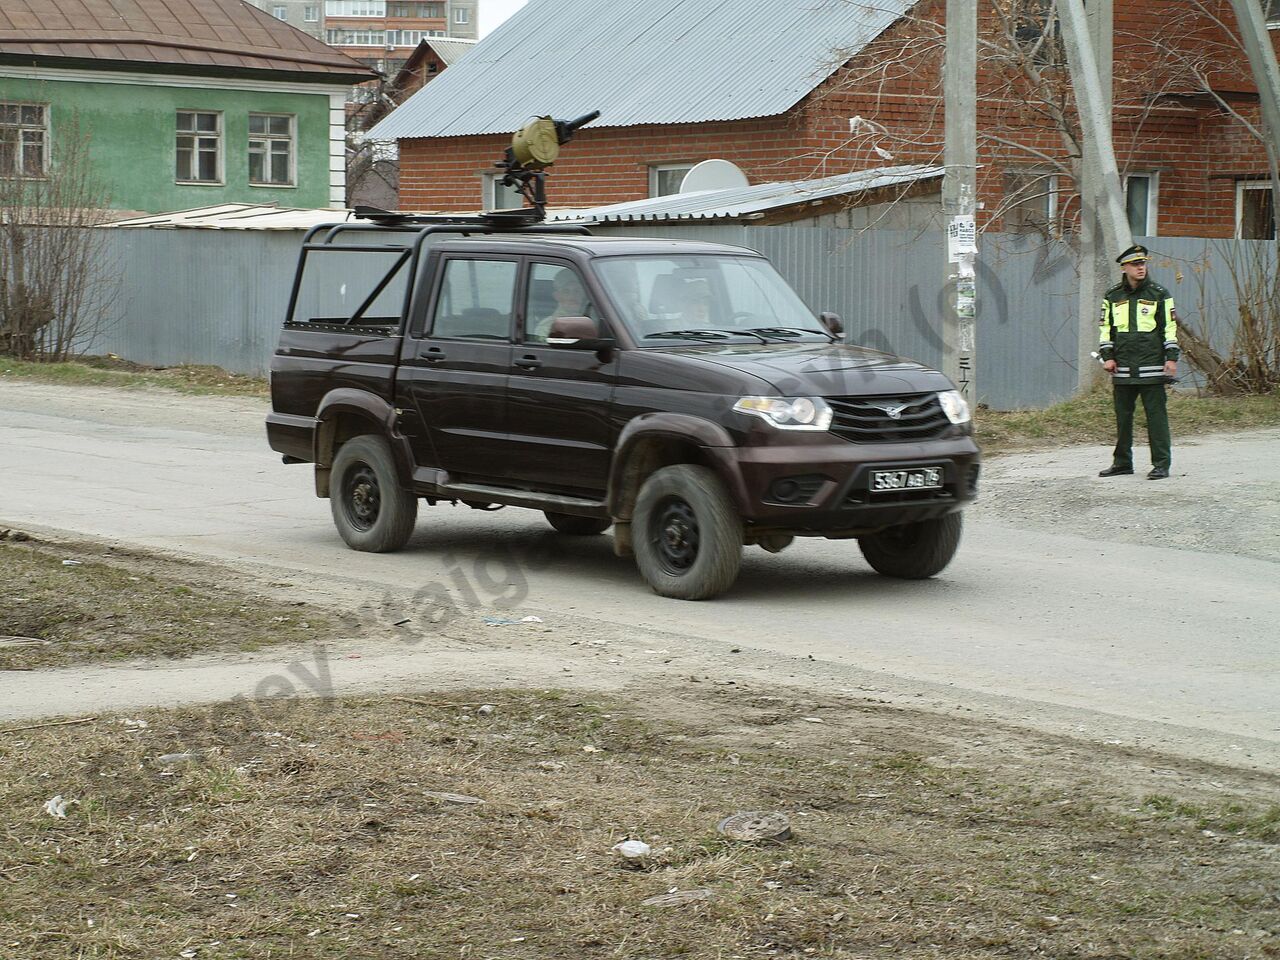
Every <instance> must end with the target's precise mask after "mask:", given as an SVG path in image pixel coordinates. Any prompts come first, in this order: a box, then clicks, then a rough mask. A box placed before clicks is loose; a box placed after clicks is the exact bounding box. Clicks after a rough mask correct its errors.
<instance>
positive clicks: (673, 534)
mask: <svg viewBox="0 0 1280 960" xmlns="http://www.w3.org/2000/svg"><path fill="white" fill-rule="evenodd" d="M650 539H651V541H652V543H653V546H654V549H655V552H656V553H657V556H658V562H659V563H660V564H661V565H662V569H663V570H665V571H666V572H667V573H669V574H671V575H672V576H677V577H678V576H682V575H684V574H686V573H688V572H689V568H690V567H692V566H693V565H694V563H695V562H696V561H697V559H698V545H699V531H698V517H697V515H696V514H695V513H694V512H693V507H691V506H689V504H688V503H686V502H685V501H684V500H681V499H680V498H679V497H669V498H668V499H666V500H664V501H663V502H662V503H660V504H659V505H658V509H657V510H656V511H654V521H653V529H652V531H651V537H650Z"/></svg>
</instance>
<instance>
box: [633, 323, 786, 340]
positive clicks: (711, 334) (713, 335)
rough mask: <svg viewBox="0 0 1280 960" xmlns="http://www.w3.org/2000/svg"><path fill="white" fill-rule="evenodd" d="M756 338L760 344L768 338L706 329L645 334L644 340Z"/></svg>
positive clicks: (754, 332)
mask: <svg viewBox="0 0 1280 960" xmlns="http://www.w3.org/2000/svg"><path fill="white" fill-rule="evenodd" d="M731 336H735V337H740V336H748V337H758V338H759V339H760V342H761V343H768V342H769V338H768V337H766V336H765V335H764V334H762V333H758V332H756V331H755V330H738V329H735V328H723V329H721V328H715V327H707V328H705V329H699V330H663V331H662V332H661V333H649V334H646V335H645V337H644V339H645V340H673V339H674V340H727V339H729V337H731Z"/></svg>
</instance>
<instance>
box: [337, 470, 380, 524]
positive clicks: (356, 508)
mask: <svg viewBox="0 0 1280 960" xmlns="http://www.w3.org/2000/svg"><path fill="white" fill-rule="evenodd" d="M342 503H343V506H344V507H345V509H346V512H347V519H348V520H349V521H350V522H351V525H352V526H353V527H355V528H356V529H357V530H371V529H373V525H374V524H375V523H377V522H378V512H379V511H380V510H381V509H382V491H381V490H380V489H379V487H378V475H377V474H376V473H374V472H373V468H372V467H371V466H369V465H368V464H367V463H358V464H356V465H355V466H353V467H352V468H351V470H349V471H348V472H347V476H346V478H345V480H344V481H343V485H342Z"/></svg>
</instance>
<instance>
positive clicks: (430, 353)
mask: <svg viewBox="0 0 1280 960" xmlns="http://www.w3.org/2000/svg"><path fill="white" fill-rule="evenodd" d="M418 359H419V360H426V361H427V362H428V363H436V362H438V361H440V360H443V359H444V351H443V350H441V349H440V348H439V347H427V349H425V350H423V351H422V352H421V353H419V354H418Z"/></svg>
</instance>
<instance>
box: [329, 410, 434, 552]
mask: <svg viewBox="0 0 1280 960" xmlns="http://www.w3.org/2000/svg"><path fill="white" fill-rule="evenodd" d="M329 498H330V499H329V505H330V508H331V509H332V510H333V525H334V526H335V527H337V528H338V533H339V534H341V536H342V539H343V540H345V541H346V542H347V546H349V547H350V548H351V549H352V550H363V551H367V552H369V553H389V552H391V551H393V550H399V549H400V548H401V547H403V546H404V545H405V544H406V543H407V542H408V540H409V537H410V536H411V535H412V534H413V525H414V522H415V521H416V520H417V519H418V501H417V498H415V497H414V496H413V495H412V494H410V493H409V492H408V491H407V490H404V489H403V488H402V487H401V486H400V478H399V477H398V476H397V475H396V465H395V460H394V459H393V458H392V455H391V446H390V444H388V443H387V441H386V440H385V439H384V438H383V437H375V436H372V435H365V436H360V437H354V438H352V439H351V440H348V441H347V442H346V443H344V444H343V445H342V446H341V447H339V448H338V454H337V456H335V457H334V458H333V471H332V473H331V474H330V476H329Z"/></svg>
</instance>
